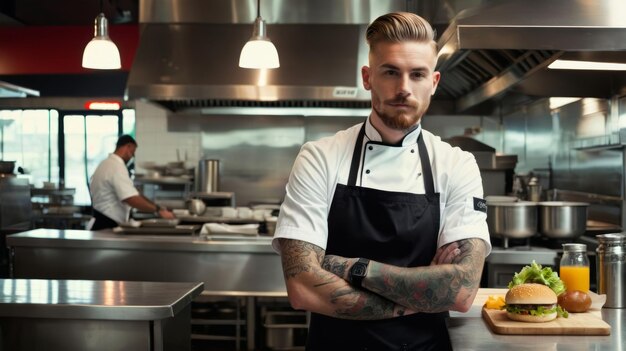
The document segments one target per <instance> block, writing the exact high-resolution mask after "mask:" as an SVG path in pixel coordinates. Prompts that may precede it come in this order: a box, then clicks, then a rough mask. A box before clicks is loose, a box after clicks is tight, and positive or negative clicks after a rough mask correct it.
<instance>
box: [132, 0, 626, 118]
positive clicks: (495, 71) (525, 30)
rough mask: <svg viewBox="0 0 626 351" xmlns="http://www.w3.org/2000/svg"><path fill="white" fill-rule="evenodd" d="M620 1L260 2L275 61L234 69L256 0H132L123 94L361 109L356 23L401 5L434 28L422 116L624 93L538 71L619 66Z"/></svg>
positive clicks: (624, 82) (588, 77)
mask: <svg viewBox="0 0 626 351" xmlns="http://www.w3.org/2000/svg"><path fill="white" fill-rule="evenodd" d="M625 7H626V2H625V1H624V0H594V1H586V0H505V1H495V0H446V1H441V0H421V1H420V0H418V1H397V0H362V1H353V0H315V1H313V0H289V1H284V0H264V1H263V2H262V3H261V15H262V16H263V18H264V19H266V20H267V23H268V34H269V36H270V38H271V39H272V41H273V42H274V43H275V45H276V47H277V49H278V52H279V55H280V61H281V67H280V68H278V69H274V70H265V71H259V70H248V69H243V68H239V67H238V65H237V64H238V58H239V53H240V50H241V48H242V46H243V45H244V43H245V42H246V41H247V40H248V38H249V37H250V35H251V32H252V22H253V21H254V18H255V16H256V2H255V1H241V0H212V1H206V0H186V1H176V2H172V1H170V0H140V23H141V39H140V44H139V48H138V50H137V53H136V56H135V61H134V63H133V66H132V68H131V72H130V75H129V78H128V84H127V98H129V99H146V100H151V101H156V102H159V103H161V104H162V105H164V106H166V107H168V108H170V109H172V110H176V111H178V110H182V109H189V108H191V109H207V108H211V109H223V108H230V107H305V108H309V107H334V108H345V107H349V108H359V107H363V108H368V107H369V99H370V98H369V93H368V92H367V91H365V90H364V89H363V88H362V82H361V75H360V68H361V66H362V65H364V64H366V62H367V45H366V42H365V40H364V31H365V28H366V26H367V24H368V23H369V22H371V20H373V19H374V18H376V17H378V16H379V15H381V14H383V13H387V12H390V11H406V10H408V11H411V12H415V13H418V14H420V15H422V16H423V17H425V18H427V19H428V20H429V21H430V22H431V23H432V24H433V25H434V26H435V28H436V29H438V31H439V32H443V34H442V35H441V36H440V40H439V42H438V44H439V46H440V48H441V49H440V53H439V63H438V70H440V71H441V72H442V80H441V82H440V85H439V89H438V91H437V93H436V94H435V97H434V101H433V104H432V105H431V113H432V111H433V110H435V109H437V108H438V107H439V109H441V110H442V111H438V112H436V113H440V114H450V113H467V111H471V110H472V109H473V108H475V107H479V106H480V105H481V104H482V103H483V102H495V103H497V102H498V101H499V100H501V99H503V98H505V97H509V96H515V95H516V94H518V95H522V96H578V97H598V98H608V97H610V96H612V95H614V94H616V93H620V92H621V93H624V94H626V76H625V75H624V74H622V73H615V72H593V73H592V72H571V71H568V72H565V71H554V70H547V69H545V68H546V66H547V65H548V64H550V63H551V62H552V61H554V60H555V59H557V58H559V57H560V58H568V57H569V58H579V59H580V58H584V59H590V60H611V61H616V60H617V61H622V62H626V16H623V13H626V8H625ZM444 29H445V30H444ZM582 81H584V82H585V83H584V84H580V82H582ZM450 102H453V103H450ZM438 103H439V104H438ZM482 105H483V106H484V105H485V104H482ZM442 106H445V108H442Z"/></svg>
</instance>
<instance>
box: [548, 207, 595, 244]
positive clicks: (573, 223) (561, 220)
mask: <svg viewBox="0 0 626 351" xmlns="http://www.w3.org/2000/svg"><path fill="white" fill-rule="evenodd" d="M538 205H539V232H540V233H541V234H542V235H545V236H546V237H548V238H551V239H575V238H578V237H579V236H581V235H582V234H584V233H585V231H586V230H587V208H588V207H589V204H588V203H586V202H568V201H544V202H539V203H538Z"/></svg>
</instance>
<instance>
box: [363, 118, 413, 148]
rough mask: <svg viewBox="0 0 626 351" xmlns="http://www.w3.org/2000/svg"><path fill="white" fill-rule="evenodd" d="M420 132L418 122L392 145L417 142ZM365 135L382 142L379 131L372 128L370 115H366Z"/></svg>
mask: <svg viewBox="0 0 626 351" xmlns="http://www.w3.org/2000/svg"><path fill="white" fill-rule="evenodd" d="M421 132H422V124H421V123H420V124H418V125H417V128H415V129H414V130H412V131H411V132H410V133H409V134H407V135H405V136H404V138H402V140H401V141H400V142H399V143H398V144H396V145H393V146H409V145H415V144H416V143H417V137H418V136H419V135H420V133H421ZM365 136H366V137H367V139H369V140H370V141H373V142H378V143H382V142H383V138H382V137H381V136H380V133H379V132H378V131H377V130H376V128H374V126H373V125H372V122H371V116H369V117H367V122H366V123H365Z"/></svg>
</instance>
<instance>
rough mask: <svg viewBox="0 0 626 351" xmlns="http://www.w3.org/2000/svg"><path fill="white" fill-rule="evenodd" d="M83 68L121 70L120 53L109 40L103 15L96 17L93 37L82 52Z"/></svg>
mask: <svg viewBox="0 0 626 351" xmlns="http://www.w3.org/2000/svg"><path fill="white" fill-rule="evenodd" d="M83 67H85V68H93V69H119V68H122V63H121V60H120V51H119V50H118V49H117V46H116V45H115V43H113V42H112V41H111V39H110V38H109V34H108V24H107V19H106V17H104V14H103V13H101V14H99V15H98V17H96V20H95V25H94V37H93V39H91V41H90V42H89V43H88V44H87V46H86V47H85V51H83Z"/></svg>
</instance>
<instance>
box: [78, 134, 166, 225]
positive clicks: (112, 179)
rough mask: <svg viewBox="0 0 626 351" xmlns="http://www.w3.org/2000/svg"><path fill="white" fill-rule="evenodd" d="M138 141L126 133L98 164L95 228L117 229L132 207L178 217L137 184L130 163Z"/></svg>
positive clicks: (93, 198) (93, 180)
mask: <svg viewBox="0 0 626 351" xmlns="http://www.w3.org/2000/svg"><path fill="white" fill-rule="evenodd" d="M135 150H137V142H136V141H135V139H134V138H133V137H132V136H130V135H122V136H121V137H119V139H118V140H117V143H116V144H115V151H114V152H113V153H112V154H110V155H109V157H107V158H106V159H105V160H104V161H102V162H101V163H100V165H98V168H96V171H95V172H94V173H93V175H92V176H91V182H90V187H89V192H90V194H91V202H92V206H93V217H94V221H92V222H93V223H92V225H91V228H89V229H91V230H100V229H107V228H114V227H117V226H118V225H119V223H122V222H126V221H128V218H129V215H130V209H131V208H133V207H134V208H136V209H138V210H141V211H144V212H154V213H155V214H156V215H158V216H160V217H162V218H170V219H171V218H175V216H174V214H173V213H172V212H171V211H169V210H168V209H167V208H165V207H161V206H159V205H157V204H156V203H153V202H152V201H150V200H148V199H147V198H146V197H144V196H143V195H141V194H139V191H137V189H136V188H135V186H134V185H133V181H132V180H131V179H130V176H129V175H128V169H127V168H126V164H127V163H129V162H130V160H131V159H132V158H133V157H135Z"/></svg>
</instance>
